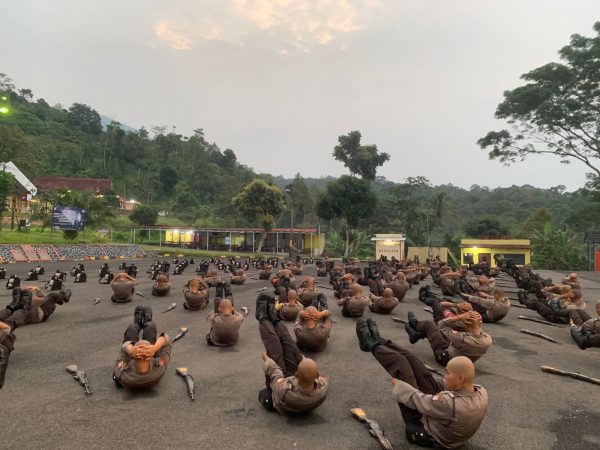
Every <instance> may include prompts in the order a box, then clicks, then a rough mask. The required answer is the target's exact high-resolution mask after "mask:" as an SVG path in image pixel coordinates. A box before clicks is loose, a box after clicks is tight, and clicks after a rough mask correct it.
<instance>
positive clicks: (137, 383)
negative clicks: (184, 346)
mask: <svg viewBox="0 0 600 450" xmlns="http://www.w3.org/2000/svg"><path fill="white" fill-rule="evenodd" d="M167 342H169V339H168V337H167ZM130 344H133V342H130V341H125V342H123V345H122V346H121V354H120V355H119V359H117V362H116V364H115V370H114V373H113V377H114V378H115V379H116V380H118V381H119V382H120V383H121V385H122V386H123V387H124V388H125V389H128V390H131V391H141V390H146V389H150V388H152V387H154V386H156V385H157V384H158V382H159V381H160V380H161V379H162V377H163V376H164V375H165V373H166V371H167V364H168V363H169V361H170V359H171V344H170V343H167V345H165V346H164V347H163V348H161V349H160V350H159V351H158V352H157V353H156V355H154V358H153V359H152V364H151V365H150V370H149V371H148V372H147V373H144V374H141V373H137V372H136V371H135V362H134V360H133V359H132V358H131V357H130V356H129V355H128V354H127V352H126V351H125V348H126V347H127V346H128V345H130Z"/></svg>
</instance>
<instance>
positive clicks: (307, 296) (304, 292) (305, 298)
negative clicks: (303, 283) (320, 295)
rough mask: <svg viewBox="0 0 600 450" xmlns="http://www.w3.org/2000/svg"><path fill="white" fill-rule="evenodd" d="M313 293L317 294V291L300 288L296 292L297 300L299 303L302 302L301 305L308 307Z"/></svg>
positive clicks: (313, 295)
mask: <svg viewBox="0 0 600 450" xmlns="http://www.w3.org/2000/svg"><path fill="white" fill-rule="evenodd" d="M315 295H317V291H315V290H314V289H313V290H312V291H311V290H308V289H306V288H302V289H300V291H299V292H298V300H299V301H300V303H302V305H303V306H304V307H305V308H308V307H309V306H310V305H312V301H313V298H314V297H315Z"/></svg>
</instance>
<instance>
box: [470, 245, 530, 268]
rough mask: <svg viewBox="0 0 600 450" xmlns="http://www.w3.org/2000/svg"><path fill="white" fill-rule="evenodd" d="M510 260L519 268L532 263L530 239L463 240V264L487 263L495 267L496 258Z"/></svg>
mask: <svg viewBox="0 0 600 450" xmlns="http://www.w3.org/2000/svg"><path fill="white" fill-rule="evenodd" d="M496 255H498V256H499V257H504V258H510V259H512V260H513V261H514V263H515V264H516V265H518V266H523V265H525V264H529V263H530V262H531V244H530V242H529V239H461V240H460V261H461V264H477V263H480V262H483V261H487V262H489V263H490V264H492V265H495V261H494V257H495V256H496Z"/></svg>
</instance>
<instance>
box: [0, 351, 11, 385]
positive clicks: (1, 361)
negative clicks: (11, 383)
mask: <svg viewBox="0 0 600 450" xmlns="http://www.w3.org/2000/svg"><path fill="white" fill-rule="evenodd" d="M9 355H10V353H9V352H8V349H7V348H6V347H4V346H3V345H0V389H2V386H4V374H6V368H7V367H8V356H9Z"/></svg>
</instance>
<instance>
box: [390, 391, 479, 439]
mask: <svg viewBox="0 0 600 450" xmlns="http://www.w3.org/2000/svg"><path fill="white" fill-rule="evenodd" d="M393 395H394V399H395V400H396V401H397V402H398V403H401V404H403V405H405V406H407V407H409V408H411V409H414V410H416V411H418V412H419V413H421V414H422V415H423V416H422V418H421V422H422V423H423V427H424V428H425V430H426V431H427V433H429V434H430V435H431V437H433V438H434V439H435V440H436V441H437V442H438V443H440V444H441V445H442V446H444V447H445V448H457V447H460V446H461V445H463V444H464V443H465V442H466V441H467V440H468V439H469V438H471V436H473V435H474V434H475V432H476V431H477V430H478V428H479V425H481V422H482V421H483V418H484V417H485V413H486V411H487V406H488V395H487V391H486V390H485V388H483V387H481V386H477V385H475V391H474V392H467V391H457V392H452V391H441V392H438V393H437V394H435V395H428V394H424V393H423V392H421V391H420V390H418V389H416V388H414V387H412V386H411V385H410V384H408V383H406V382H404V381H401V380H399V381H398V382H397V383H396V385H395V386H394V391H393Z"/></svg>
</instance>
